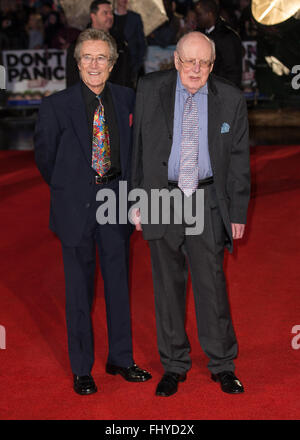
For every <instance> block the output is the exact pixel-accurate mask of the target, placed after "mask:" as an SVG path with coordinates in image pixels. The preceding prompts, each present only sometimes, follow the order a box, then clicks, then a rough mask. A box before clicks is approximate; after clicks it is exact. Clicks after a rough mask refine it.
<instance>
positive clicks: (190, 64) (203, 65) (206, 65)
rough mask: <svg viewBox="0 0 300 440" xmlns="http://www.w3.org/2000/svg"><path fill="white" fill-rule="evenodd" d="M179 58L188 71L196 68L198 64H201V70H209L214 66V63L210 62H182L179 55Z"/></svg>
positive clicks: (194, 60)
mask: <svg viewBox="0 0 300 440" xmlns="http://www.w3.org/2000/svg"><path fill="white" fill-rule="evenodd" d="M177 56H178V59H179V61H180V62H181V64H182V65H183V67H185V68H187V69H191V68H192V67H194V66H196V64H197V63H198V64H199V66H200V68H201V69H209V68H210V67H211V66H212V64H213V63H212V61H209V60H196V59H193V60H182V59H181V58H180V56H179V55H178V54H177Z"/></svg>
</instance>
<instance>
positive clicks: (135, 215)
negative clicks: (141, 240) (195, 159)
mask: <svg viewBox="0 0 300 440" xmlns="http://www.w3.org/2000/svg"><path fill="white" fill-rule="evenodd" d="M131 220H132V221H133V223H134V224H135V229H136V230H137V231H142V225H141V213H140V210H139V209H136V208H135V209H133V210H132V212H131Z"/></svg>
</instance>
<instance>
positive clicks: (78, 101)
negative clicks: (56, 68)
mask: <svg viewBox="0 0 300 440" xmlns="http://www.w3.org/2000/svg"><path fill="white" fill-rule="evenodd" d="M68 105H69V108H70V112H71V121H72V125H73V129H74V131H75V134H76V135H77V137H78V139H79V143H80V146H81V148H82V150H83V153H84V156H85V158H86V160H87V162H88V164H89V166H91V160H92V157H91V138H90V135H89V129H88V122H87V116H86V110H85V104H84V101H83V96H82V92H81V86H80V83H77V84H76V85H75V86H74V87H73V93H72V95H71V97H70V100H69V102H68Z"/></svg>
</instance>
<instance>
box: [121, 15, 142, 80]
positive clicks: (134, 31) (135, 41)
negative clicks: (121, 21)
mask: <svg viewBox="0 0 300 440" xmlns="http://www.w3.org/2000/svg"><path fill="white" fill-rule="evenodd" d="M124 37H125V40H126V41H127V43H128V48H129V52H130V58H131V66H132V69H133V70H134V71H135V72H137V71H139V69H140V68H141V66H142V64H143V62H144V57H145V52H146V47H147V46H146V39H145V35H144V28H143V22H142V19H141V16H140V15H139V14H137V13H136V12H133V11H128V12H127V20H126V25H125V29H124Z"/></svg>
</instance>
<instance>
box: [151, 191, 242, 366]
mask: <svg viewBox="0 0 300 440" xmlns="http://www.w3.org/2000/svg"><path fill="white" fill-rule="evenodd" d="M192 197H195V193H194V194H193V195H192ZM172 209H173V210H174V207H173V208H172V206H171V218H172ZM186 226H187V225H186V224H185V223H184V222H182V223H181V224H174V222H173V223H171V224H170V225H167V228H166V232H165V234H164V236H163V237H162V238H160V239H157V240H149V246H150V251H151V262H152V274H153V285H154V296H155V311H156V326H157V342H158V349H159V353H160V359H161V362H162V365H163V368H164V370H165V371H172V372H175V373H179V374H182V373H184V372H186V371H188V370H189V369H190V368H191V358H190V354H189V353H190V343H189V340H188V337H187V334H186V331H185V311H186V286H187V279H188V267H189V268H190V273H191V280H192V287H193V293H194V301H195V310H196V320H197V327H198V338H199V342H200V345H201V347H202V349H203V351H204V352H205V354H206V355H207V356H208V358H209V363H208V368H209V370H210V371H211V372H212V373H214V374H216V373H219V372H221V371H224V370H230V371H234V363H233V359H234V358H235V357H236V356H237V350H238V347H237V341H236V337H235V332H234V329H233V325H232V321H231V316H230V309H229V303H228V297H227V291H226V282H225V276H224V271H223V258H224V244H225V239H226V232H225V227H224V224H223V220H222V218H221V215H220V213H219V209H218V206H217V199H216V192H215V186H214V184H211V185H209V186H206V187H204V230H203V232H202V234H199V235H185V228H186Z"/></svg>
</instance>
